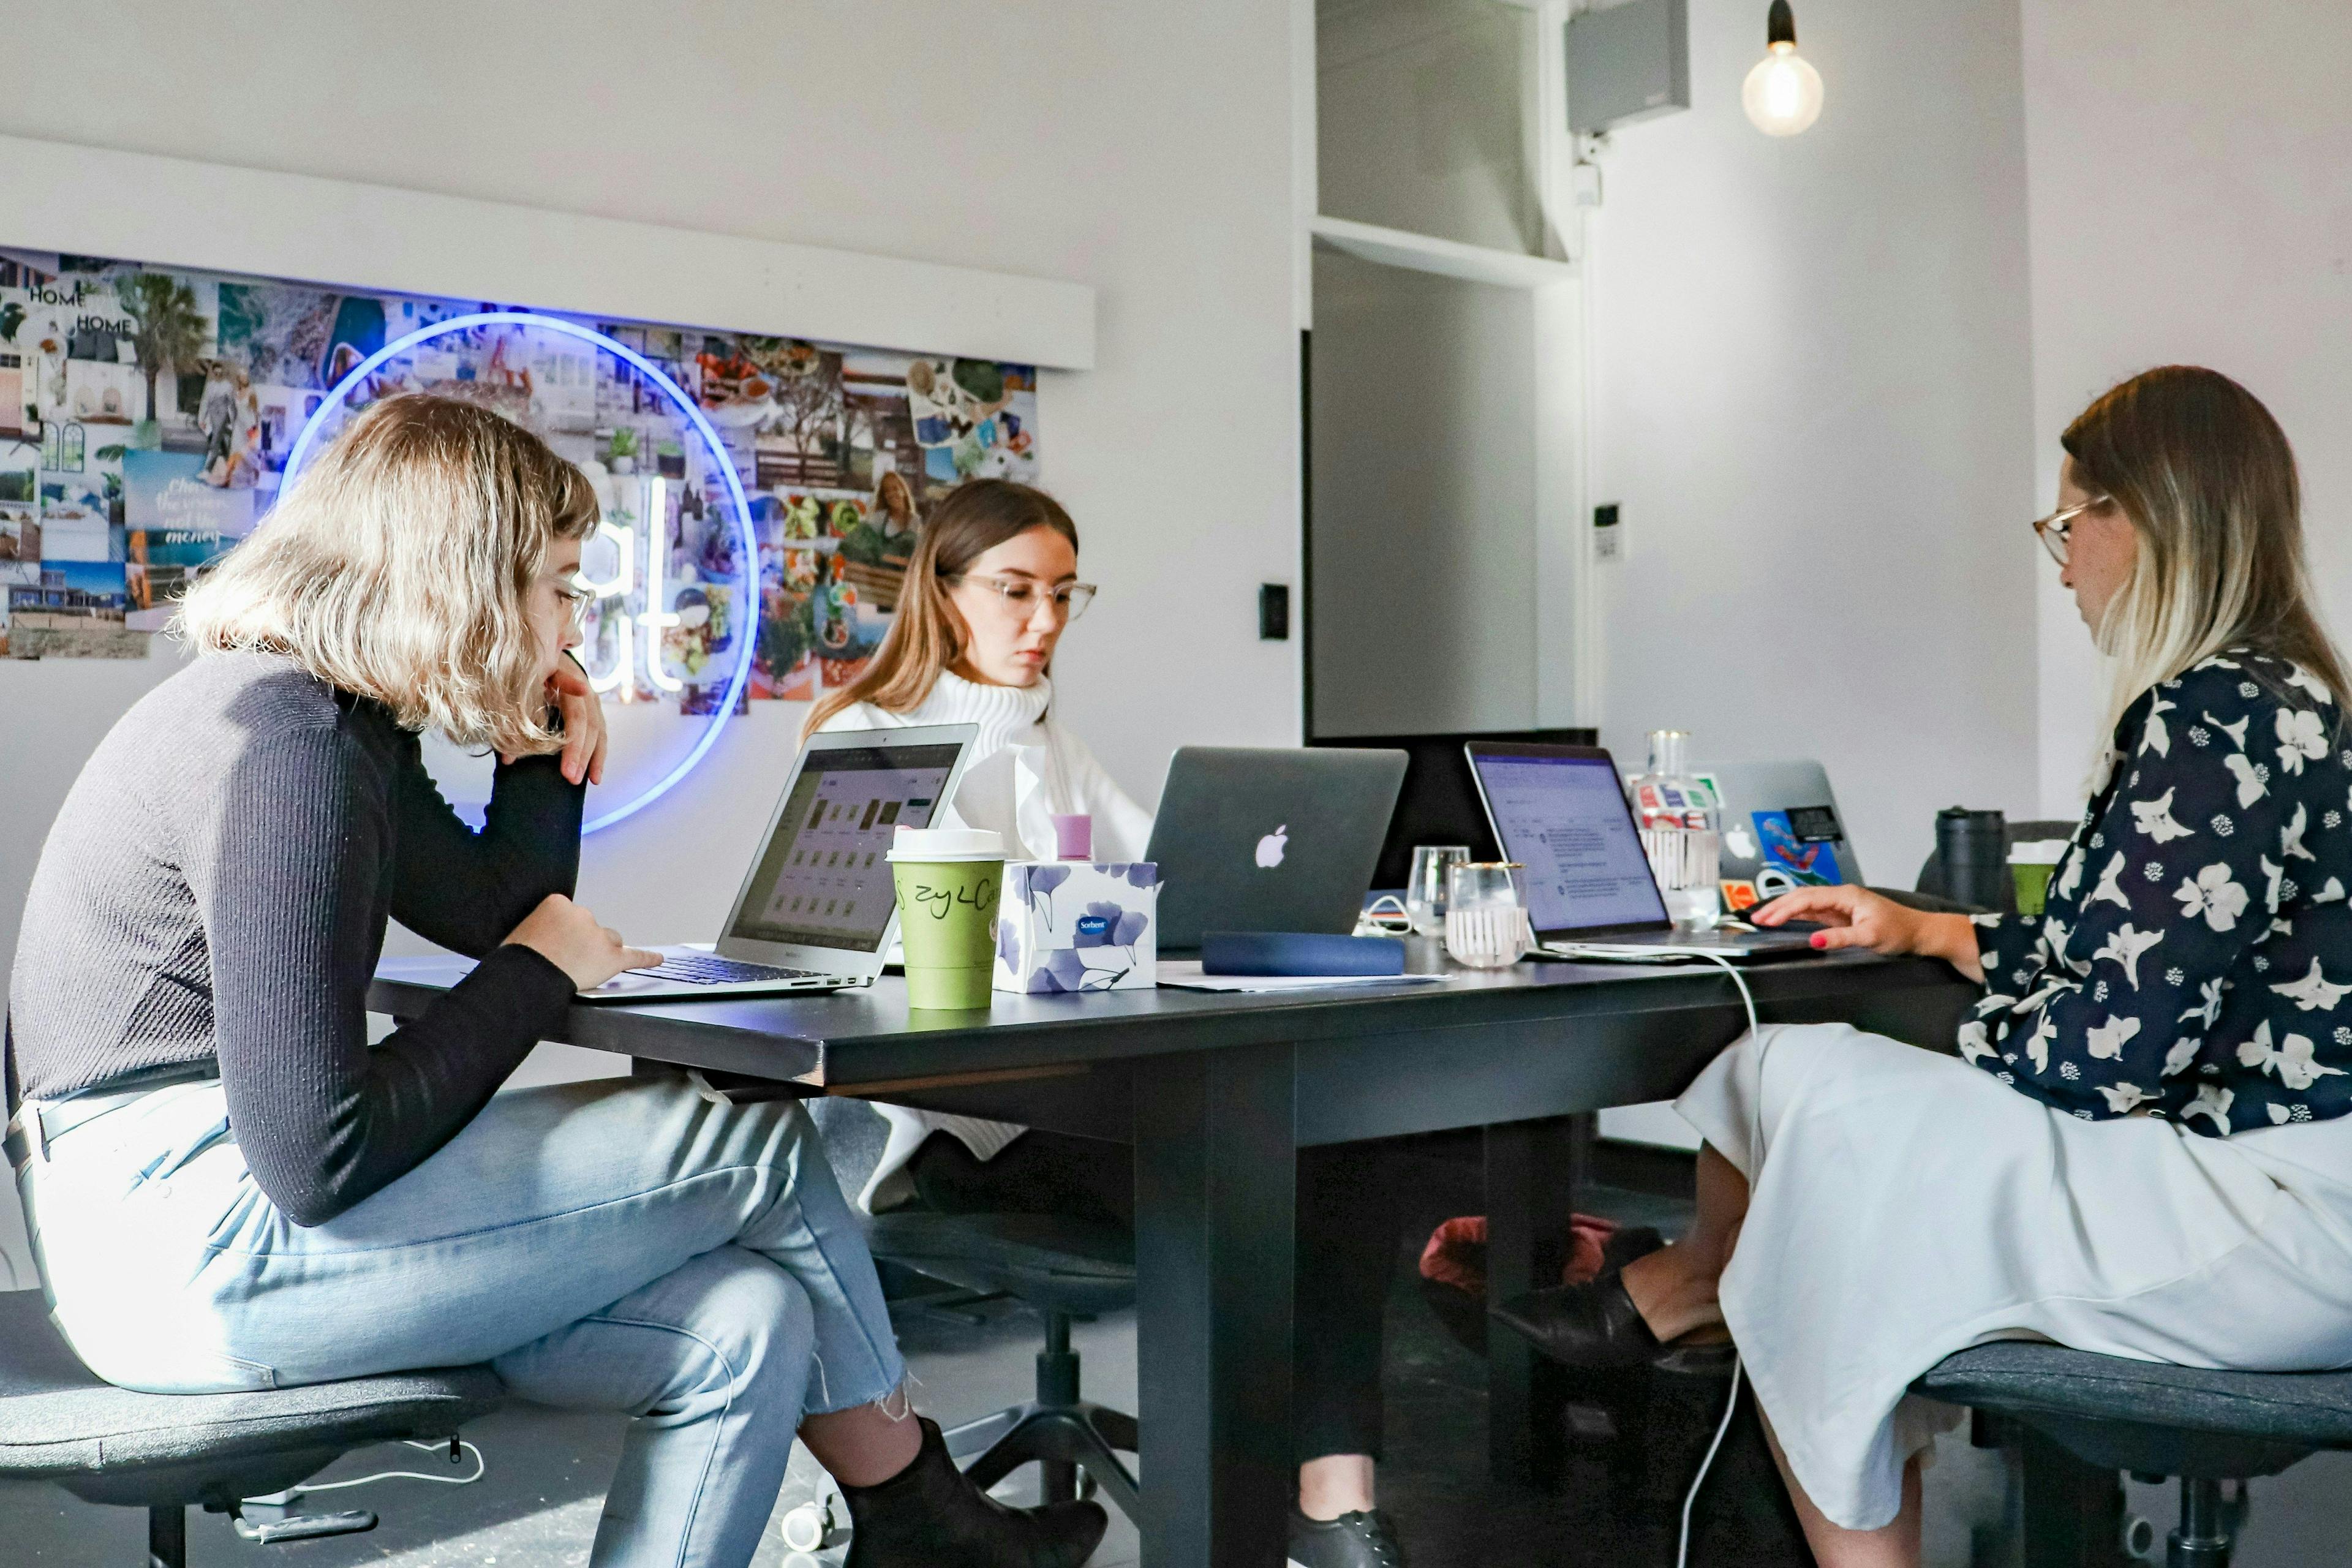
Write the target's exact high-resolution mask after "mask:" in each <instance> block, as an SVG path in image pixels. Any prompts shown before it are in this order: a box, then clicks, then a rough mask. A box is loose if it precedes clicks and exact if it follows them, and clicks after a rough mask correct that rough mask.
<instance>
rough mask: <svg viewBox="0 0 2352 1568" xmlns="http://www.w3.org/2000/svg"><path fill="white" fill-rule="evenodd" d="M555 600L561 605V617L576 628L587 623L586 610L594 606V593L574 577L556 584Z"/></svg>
mask: <svg viewBox="0 0 2352 1568" xmlns="http://www.w3.org/2000/svg"><path fill="white" fill-rule="evenodd" d="M555 602H556V603H557V604H559V605H562V606H563V618H564V619H565V620H567V621H569V622H571V623H572V626H573V627H574V628H575V629H576V628H579V627H582V626H586V625H587V624H588V612H589V611H590V610H591V609H593V607H594V606H595V604H596V595H594V594H593V593H592V592H590V591H589V590H588V589H586V588H583V587H582V586H581V585H580V581H579V579H578V578H576V577H575V578H572V579H570V580H568V581H566V582H563V583H560V584H556V589H555Z"/></svg>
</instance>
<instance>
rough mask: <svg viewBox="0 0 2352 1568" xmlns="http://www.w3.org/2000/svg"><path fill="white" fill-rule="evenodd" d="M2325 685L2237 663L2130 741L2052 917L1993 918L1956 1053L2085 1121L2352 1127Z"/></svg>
mask: <svg viewBox="0 0 2352 1568" xmlns="http://www.w3.org/2000/svg"><path fill="white" fill-rule="evenodd" d="M2338 700H2339V694H2337V693H2335V692H2331V691H2329V690H2328V689H2326V687H2325V686H2323V685H2322V684H2321V683H2320V682H2319V680H2318V679H2316V678H2315V677H2314V676H2313V675H2311V674H2310V673H2309V672H2308V671H2306V670H2304V669H2302V668H2298V667H2297V666H2295V665H2293V664H2289V663H2286V662H2285V661H2284V660H2281V659H2275V658H2267V657H2265V656H2263V655H2261V654H2255V653H2250V652H2247V651H2245V650H2242V649H2231V651H2230V652H2228V653H2225V654H2219V655H2216V656H2215V657H2213V658H2209V659H2206V660H2204V661H2203V662H2202V663H2200V664H2199V665H2197V666H2196V667H2195V668H2192V669H2190V670H2189V671H2187V672H2186V673H2184V674H2183V675H2182V676H2181V677H2180V678H2179V679H2177V680H2168V681H2165V682H2163V683H2162V684H2160V685H2158V686H2156V687H2154V688H2152V689H2149V690H2147V691H2145V692H2143V693H2141V694H2140V697H2139V700H2137V701H2136V702H2134V703H2133V704H2132V705H2131V706H2130V707H2129V708H2128V709H2126V710H2125V712H2124V715H2123V719H2122V721H2120V722H2119V723H2118V724H2117V725H2116V732H2115V737H2114V748H2113V751H2112V752H2110V754H2109V777H2108V779H2107V782H2106V784H2105V787H2104V788H2102V789H2101V790H2100V791H2099V792H2098V794H2097V795H2096V796H2095V798H2094V799H2093V800H2092V801H2091V804H2090V806H2089V809H2088V810H2086V811H2085V812H2084V814H2083V821H2082V825H2081V826H2078V827H2076V828H2075V830H2074V840H2073V842H2072V843H2071V844H2069V845H2068V847H2067V850H2066V856H2065V858H2064V859H2063V860H2062V861H2060V862H2059V865H2058V869H2057V875H2056V877H2055V879H2053V882H2052V884H2051V889H2050V900H2049V904H2048V907H2047V908H2046V909H2044V910H2042V914H2041V915H2040V916H2039V917H2036V918H2033V919H2027V918H2025V917H2022V916H2019V915H2000V916H1990V915H1981V916H1979V917H1978V920H1977V924H1978V927H1979V929H1978V931H1977V949H1978V953H1979V957H1980V958H1981V959H1982V960H1983V962H1984V972H1985V996H1984V1000H1983V1001H1981V1002H1979V1004H1978V1005H1977V1007H1976V1012H1975V1016H1973V1017H1971V1018H1970V1019H1969V1020H1968V1021H1967V1022H1966V1023H1964V1024H1962V1025H1961V1026H1960V1035H1959V1046H1960V1052H1961V1054H1962V1055H1963V1056H1965V1057H1967V1058H1969V1060H1970V1061H1972V1062H1974V1063H1976V1065H1977V1066H1979V1067H1980V1068H1984V1069H1985V1070H1986V1071H1988V1072H1990V1073H1992V1074H1994V1075H1995V1076H1996V1077H1998V1078H2000V1080H2001V1081H2002V1082H2004V1083H2006V1084H2008V1085H2010V1086H2011V1088H2013V1089H2017V1090H2018V1091H2020V1092H2021V1093H2023V1094H2027V1095H2031V1096H2032V1097H2033V1098H2034V1099H2036V1100H2042V1101H2043V1102H2044V1103H2046V1104H2049V1105H2052V1106H2054V1107H2056V1108H2057V1109H2058V1110H2064V1111H2069V1112H2071V1113H2072V1114H2074V1115H2076V1116H2079V1117H2082V1118H2084V1120H2086V1121H2104V1120H2106V1119H2107V1118H2109V1117H2116V1116H2130V1115H2140V1116H2162V1117H2168V1118H2170V1119H2171V1120H2173V1121H2179V1122H2180V1123H2181V1124H2182V1125H2183V1126H2185V1127H2187V1128H2188V1129H2189V1131H2193V1132H2202V1133H2208V1134H2210V1135H2212V1136H2215V1137H2220V1136H2222V1135H2225V1134H2227V1133H2231V1132H2242V1131H2245V1130H2246V1129H2248V1128H2250V1127H2273V1126H2277V1125H2280V1124H2282V1123H2284V1122H2289V1121H2328V1120H2329V1119H2331V1118H2333V1117H2337V1116H2343V1115H2346V1114H2347V1113H2352V902H2347V898H2346V889H2347V886H2352V822H2348V821H2347V813H2352V738H2347V735H2346V734H2345V733H2344V732H2343V731H2342V729H2341V726H2340V723H2339V718H2340V714H2341V710H2340V709H2339V708H2338V707H2337V706H2336V704H2337V701H2338Z"/></svg>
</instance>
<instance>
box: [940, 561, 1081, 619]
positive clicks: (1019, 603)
mask: <svg viewBox="0 0 2352 1568" xmlns="http://www.w3.org/2000/svg"><path fill="white" fill-rule="evenodd" d="M947 580H948V581H949V582H950V583H971V584H978V585H979V586H981V587H982V588H986V589H988V590H989V591H990V592H992V593H993V594H994V595H996V597H997V600H998V602H999V603H1001V604H1002V605H1003V606H1004V609H1005V613H1006V614H1008V615H1011V616H1013V617H1015V618H1016V619H1019V620H1024V621H1025V620H1027V619H1028V618H1029V617H1030V616H1034V615H1035V614H1036V613H1037V601H1038V600H1039V599H1040V598H1045V599H1050V600H1052V601H1053V605H1054V614H1055V615H1056V616H1059V617H1060V618H1061V619H1062V620H1064V621H1075V620H1076V619H1077V618H1078V617H1079V616H1083V615H1085V614H1086V613H1087V605H1091V604H1093V603H1094V602H1095V585H1094V584H1092V583H1055V584H1045V583H1038V582H1034V581H1032V580H1031V579H1029V578H1027V577H975V576H972V575H971V574H968V573H963V572H957V573H953V574H950V575H949V577H948V579H947Z"/></svg>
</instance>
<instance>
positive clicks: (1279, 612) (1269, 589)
mask: <svg viewBox="0 0 2352 1568" xmlns="http://www.w3.org/2000/svg"><path fill="white" fill-rule="evenodd" d="M1257 637H1258V641H1260V642H1288V641H1289V640H1290V584H1287V583H1261V584H1258V589H1257Z"/></svg>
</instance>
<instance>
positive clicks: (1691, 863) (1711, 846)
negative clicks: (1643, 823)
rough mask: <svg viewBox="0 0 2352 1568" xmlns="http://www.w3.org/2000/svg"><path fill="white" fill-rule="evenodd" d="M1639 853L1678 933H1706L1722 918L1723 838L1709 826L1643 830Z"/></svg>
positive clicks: (1667, 915)
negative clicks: (1648, 864)
mask: <svg viewBox="0 0 2352 1568" xmlns="http://www.w3.org/2000/svg"><path fill="white" fill-rule="evenodd" d="M1642 852H1643V854H1644V855H1646V856H1648V857H1649V858H1650V875H1651V876H1652V877H1654V878H1655V879H1657V883H1658V891H1659V892H1660V893H1661V894H1662V895H1664V899H1665V900H1666V917H1667V918H1668V919H1669V920H1671V921H1674V922H1675V928H1676V929H1677V930H1681V931H1706V930H1707V929H1708V928H1710V927H1712V926H1713V925H1714V924H1715V923H1716V922H1717V921H1719V920H1721V919H1722V918H1723V884H1722V883H1721V881H1720V880H1718V876H1719V874H1720V872H1721V870H1722V865H1723V836H1722V835H1721V834H1719V833H1717V831H1716V830H1715V829H1714V828H1712V827H1664V826H1660V827H1644V828H1643V829H1642Z"/></svg>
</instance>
